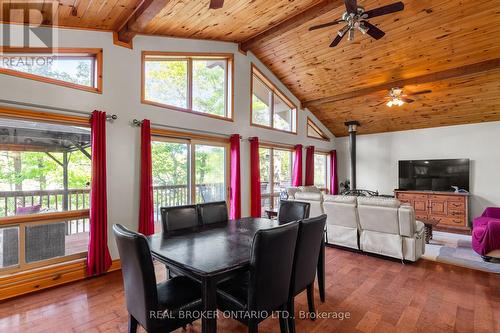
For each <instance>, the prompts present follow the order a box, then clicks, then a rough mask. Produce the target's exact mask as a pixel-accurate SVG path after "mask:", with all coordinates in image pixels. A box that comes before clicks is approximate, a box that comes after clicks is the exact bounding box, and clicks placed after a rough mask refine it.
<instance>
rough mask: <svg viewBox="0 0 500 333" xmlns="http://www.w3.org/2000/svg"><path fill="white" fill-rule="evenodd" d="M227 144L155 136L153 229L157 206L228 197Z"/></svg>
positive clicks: (158, 222)
mask: <svg viewBox="0 0 500 333" xmlns="http://www.w3.org/2000/svg"><path fill="white" fill-rule="evenodd" d="M227 150H228V145H227V143H223V142H211V141H205V140H203V141H199V140H190V139H175V138H166V137H159V136H158V137H154V138H153V141H152V145H151V155H152V162H153V201H154V210H155V221H156V222H155V229H156V230H157V231H160V230H161V215H160V208H161V207H168V206H180V205H188V204H197V203H205V202H213V201H224V200H227V184H229V183H228V179H227V178H228V176H229V171H228V166H229V163H228V162H227V159H228V153H227Z"/></svg>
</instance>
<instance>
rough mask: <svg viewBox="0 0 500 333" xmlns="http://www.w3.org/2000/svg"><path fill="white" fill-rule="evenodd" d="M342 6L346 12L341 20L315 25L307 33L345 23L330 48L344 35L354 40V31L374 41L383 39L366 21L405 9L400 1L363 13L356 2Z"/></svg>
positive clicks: (348, 1)
mask: <svg viewBox="0 0 500 333" xmlns="http://www.w3.org/2000/svg"><path fill="white" fill-rule="evenodd" d="M344 4H345V7H346V12H345V13H344V14H343V15H342V17H341V18H339V19H338V20H335V21H332V22H328V23H323V24H319V25H315V26H312V27H310V28H309V31H312V30H316V29H322V28H326V27H330V26H332V25H336V24H339V23H343V22H345V23H346V25H345V26H344V27H343V28H342V29H340V30H339V31H338V33H337V36H336V37H335V39H334V40H333V42H332V43H331V44H330V47H334V46H337V45H338V44H339V43H340V41H341V40H342V38H343V37H344V36H345V35H346V34H347V39H348V40H349V41H352V40H354V32H355V31H356V29H357V30H359V31H361V33H362V34H363V35H364V34H368V35H370V36H371V37H372V38H374V39H380V38H382V37H384V35H385V32H383V31H382V30H380V29H379V28H377V27H376V26H374V25H373V24H371V23H370V22H368V21H367V19H370V18H373V17H377V16H382V15H386V14H390V13H394V12H399V11H401V10H403V9H404V8H405V5H404V3H402V2H401V1H399V2H396V3H393V4H390V5H387V6H382V7H379V8H375V9H372V10H368V11H365V9H364V8H363V7H361V6H358V1H357V0H344Z"/></svg>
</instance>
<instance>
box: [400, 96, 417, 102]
mask: <svg viewBox="0 0 500 333" xmlns="http://www.w3.org/2000/svg"><path fill="white" fill-rule="evenodd" d="M401 100H402V101H403V102H405V103H413V102H415V100H413V99H411V98H406V97H401Z"/></svg>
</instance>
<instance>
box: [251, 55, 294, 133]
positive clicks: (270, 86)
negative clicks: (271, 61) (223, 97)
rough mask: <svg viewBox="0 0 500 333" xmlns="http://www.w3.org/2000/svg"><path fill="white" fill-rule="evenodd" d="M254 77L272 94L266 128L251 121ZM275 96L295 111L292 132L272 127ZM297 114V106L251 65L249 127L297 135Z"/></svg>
mask: <svg viewBox="0 0 500 333" xmlns="http://www.w3.org/2000/svg"><path fill="white" fill-rule="evenodd" d="M254 75H255V76H257V78H258V79H259V80H260V81H261V82H262V83H263V84H264V85H265V86H266V88H267V89H269V90H270V91H271V92H272V97H271V105H270V108H271V115H270V116H271V126H266V125H262V124H257V123H254V121H253V83H254ZM275 95H277V96H278V97H279V98H281V100H283V102H285V104H287V105H288V106H289V107H290V109H292V112H293V110H295V115H292V130H291V131H288V130H283V129H279V128H275V127H274V100H275V97H274V96H275ZM298 113H299V108H298V106H297V105H295V104H294V103H293V102H292V101H291V100H290V99H289V98H288V97H287V96H286V95H285V94H284V93H283V92H282V91H281V90H280V89H279V88H278V87H276V85H275V84H274V83H272V82H271V80H269V79H268V78H267V77H266V76H265V75H264V73H262V72H261V71H260V70H259V69H258V68H257V66H255V64H253V63H252V65H251V70H250V126H255V127H260V128H265V129H270V130H274V131H279V132H284V133H289V134H295V135H297V127H298Z"/></svg>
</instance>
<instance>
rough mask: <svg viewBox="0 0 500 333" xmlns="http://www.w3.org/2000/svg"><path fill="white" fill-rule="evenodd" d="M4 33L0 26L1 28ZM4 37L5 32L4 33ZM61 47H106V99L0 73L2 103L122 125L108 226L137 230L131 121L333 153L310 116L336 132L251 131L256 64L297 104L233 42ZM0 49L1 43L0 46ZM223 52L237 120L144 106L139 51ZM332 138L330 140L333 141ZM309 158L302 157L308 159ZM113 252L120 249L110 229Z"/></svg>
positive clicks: (93, 35)
mask: <svg viewBox="0 0 500 333" xmlns="http://www.w3.org/2000/svg"><path fill="white" fill-rule="evenodd" d="M0 27H2V26H1V25H0ZM0 38H1V33H0ZM58 39H59V44H58V46H59V47H81V48H102V49H103V54H104V69H103V93H102V94H95V93H89V92H84V91H79V90H74V89H70V88H65V87H61V86H56V85H51V84H46V83H40V82H36V81H31V80H27V79H22V78H17V77H12V76H8V75H0V99H7V100H14V101H21V102H28V103H37V104H43V105H50V106H57V107H64V108H69V109H75V110H86V111H92V110H94V109H98V110H103V111H106V112H107V113H108V114H116V115H118V117H119V119H118V120H116V121H115V122H114V123H113V124H109V125H108V139H107V140H108V145H107V147H108V152H107V155H108V160H107V162H108V218H109V225H110V226H111V225H112V224H113V223H122V224H124V225H126V226H129V227H131V228H134V229H136V228H137V219H138V206H139V201H138V200H139V199H138V198H139V149H140V146H139V134H140V133H139V132H140V130H139V129H138V128H136V127H132V126H130V122H131V120H132V119H134V118H137V119H144V118H148V119H150V120H151V121H152V122H154V123H160V124H165V125H172V126H179V127H184V128H190V129H202V130H208V131H215V132H218V133H223V134H233V133H239V134H241V135H242V136H243V137H245V138H247V137H249V136H258V137H259V138H260V139H261V140H263V141H266V140H267V141H274V142H281V143H286V144H299V143H300V144H303V145H305V146H307V145H314V146H316V147H318V148H321V149H325V150H326V149H328V150H329V149H332V148H333V143H332V142H324V141H320V140H315V139H309V138H307V136H306V121H307V116H310V117H312V118H313V119H314V120H315V121H316V123H317V124H318V125H319V126H320V127H321V129H322V130H323V131H325V133H328V134H330V135H331V133H330V132H329V131H328V130H327V129H326V128H325V127H324V126H322V124H321V123H320V122H319V121H317V119H316V118H315V117H314V116H313V115H312V114H311V113H310V112H309V111H307V110H304V111H299V119H298V126H297V127H298V134H297V135H294V134H287V133H282V132H278V131H273V130H268V129H261V128H257V127H250V126H249V121H250V70H251V63H252V62H253V63H254V64H256V65H257V67H258V68H259V69H260V70H261V71H262V72H263V73H264V74H265V75H266V76H267V77H268V78H270V79H271V80H272V81H273V82H274V83H275V84H276V85H277V86H278V88H280V89H281V90H282V91H283V92H284V93H285V94H286V95H287V96H288V97H289V98H290V99H291V100H292V101H293V102H295V103H297V104H299V101H298V100H297V99H296V98H295V97H294V96H293V95H292V94H291V93H290V92H289V91H288V90H287V89H286V88H285V86H284V85H283V84H282V83H281V82H279V81H278V80H277V79H276V78H275V76H274V75H272V73H270V72H269V70H268V69H267V68H266V67H265V66H263V65H262V64H261V63H260V61H258V59H256V58H255V57H254V56H253V55H252V54H251V53H249V54H248V56H245V55H243V54H241V53H240V52H238V47H237V45H236V44H233V43H224V42H214V41H201V40H188V39H176V38H165V37H151V36H137V37H136V38H135V39H134V49H133V50H130V49H127V48H123V47H119V46H115V45H113V41H112V40H113V37H112V34H111V33H109V32H97V31H82V30H71V29H68V30H59V31H58ZM0 45H1V43H0ZM143 50H147V51H171V52H224V53H233V54H234V61H235V72H234V99H235V103H234V114H235V115H234V122H229V121H223V120H216V119H212V118H208V117H203V116H199V115H193V114H188V113H184V112H178V111H171V110H167V109H163V108H158V107H154V106H149V105H144V104H141V103H140V92H141V91H140V90H141V51H143ZM332 137H333V135H332ZM248 155H249V145H248V141H243V142H242V144H241V164H242V170H241V174H242V206H243V214H244V215H247V214H248V212H249V200H250V195H249V190H250V189H249V182H248V180H249V178H248V177H249V157H248ZM304 160H305V159H304ZM108 237H109V239H110V242H109V244H110V250H111V253H112V256H113V258H117V251H116V246H115V243H114V241H113V240H112V239H113V237H112V234H111V228H109V235H108Z"/></svg>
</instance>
